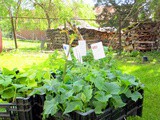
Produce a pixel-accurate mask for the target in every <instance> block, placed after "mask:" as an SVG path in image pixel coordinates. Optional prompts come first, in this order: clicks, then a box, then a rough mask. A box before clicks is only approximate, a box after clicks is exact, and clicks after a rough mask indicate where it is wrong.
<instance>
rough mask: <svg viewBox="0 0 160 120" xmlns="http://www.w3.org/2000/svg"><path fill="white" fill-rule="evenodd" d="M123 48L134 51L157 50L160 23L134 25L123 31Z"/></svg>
mask: <svg viewBox="0 0 160 120" xmlns="http://www.w3.org/2000/svg"><path fill="white" fill-rule="evenodd" d="M124 38H125V46H124V48H127V46H132V47H133V49H134V50H139V51H151V50H158V49H159V46H160V44H159V43H160V22H146V23H136V24H134V25H132V27H128V28H127V29H126V30H125V31H124Z"/></svg>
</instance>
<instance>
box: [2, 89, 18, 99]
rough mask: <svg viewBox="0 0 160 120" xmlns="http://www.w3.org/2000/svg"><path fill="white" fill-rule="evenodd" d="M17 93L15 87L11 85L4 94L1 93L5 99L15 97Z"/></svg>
mask: <svg viewBox="0 0 160 120" xmlns="http://www.w3.org/2000/svg"><path fill="white" fill-rule="evenodd" d="M15 94H16V93H15V89H14V87H9V88H7V89H5V90H4V91H3V94H2V95H1V97H2V98H3V99H8V98H13V97H14V96H15Z"/></svg>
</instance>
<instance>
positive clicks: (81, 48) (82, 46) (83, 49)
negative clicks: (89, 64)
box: [78, 40, 87, 56]
mask: <svg viewBox="0 0 160 120" xmlns="http://www.w3.org/2000/svg"><path fill="white" fill-rule="evenodd" d="M78 46H79V51H80V54H81V56H86V49H87V47H86V41H85V40H79V41H78Z"/></svg>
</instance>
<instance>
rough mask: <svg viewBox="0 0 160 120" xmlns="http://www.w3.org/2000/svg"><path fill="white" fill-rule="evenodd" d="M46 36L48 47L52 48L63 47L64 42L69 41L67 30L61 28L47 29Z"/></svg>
mask: <svg viewBox="0 0 160 120" xmlns="http://www.w3.org/2000/svg"><path fill="white" fill-rule="evenodd" d="M46 36H47V38H48V39H47V48H48V49H50V50H53V49H59V48H62V44H63V43H66V42H67V41H66V40H67V38H66V35H65V32H63V31H62V30H60V29H49V30H47V31H46Z"/></svg>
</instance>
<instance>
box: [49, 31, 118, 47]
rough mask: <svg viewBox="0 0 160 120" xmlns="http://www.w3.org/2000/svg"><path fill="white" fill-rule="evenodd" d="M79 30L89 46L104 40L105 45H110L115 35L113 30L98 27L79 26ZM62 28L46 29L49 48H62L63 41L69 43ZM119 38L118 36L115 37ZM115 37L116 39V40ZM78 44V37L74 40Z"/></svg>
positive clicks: (74, 43) (70, 32)
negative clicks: (102, 29)
mask: <svg viewBox="0 0 160 120" xmlns="http://www.w3.org/2000/svg"><path fill="white" fill-rule="evenodd" d="M78 30H79V32H80V33H81V35H82V36H83V38H84V40H86V41H87V44H88V47H90V44H92V43H96V42H98V41H102V42H103V44H104V45H105V46H108V45H109V41H111V40H112V37H113V36H114V34H115V33H114V32H113V31H100V30H97V29H87V28H78ZM61 31H62V30H60V29H50V30H47V31H46V35H47V38H48V40H47V48H48V49H50V50H53V49H60V48H62V44H63V43H68V42H69V41H68V40H67V37H66V35H65V33H62V32H61ZM69 34H73V31H72V30H69ZM115 39H117V38H115ZM115 39H114V40H115ZM77 44H78V39H76V40H74V42H73V46H76V45H77Z"/></svg>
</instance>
